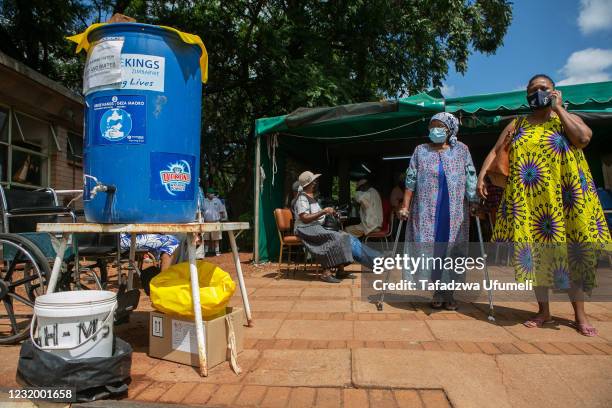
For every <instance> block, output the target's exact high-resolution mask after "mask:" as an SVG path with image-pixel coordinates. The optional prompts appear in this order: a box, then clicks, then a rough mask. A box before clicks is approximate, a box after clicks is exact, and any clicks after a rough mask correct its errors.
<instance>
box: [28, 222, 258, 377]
mask: <svg viewBox="0 0 612 408" xmlns="http://www.w3.org/2000/svg"><path fill="white" fill-rule="evenodd" d="M247 229H249V223H248V222H207V223H187V224H93V223H78V222H77V223H40V224H38V225H37V228H36V230H37V231H38V232H48V233H52V234H62V239H61V241H60V245H59V249H58V251H57V254H56V257H55V261H54V263H53V269H52V271H51V278H50V279H49V283H48V285H47V293H52V292H54V291H55V287H56V285H57V280H58V278H59V272H60V269H61V265H62V261H63V258H64V253H65V252H66V248H67V246H68V241H69V240H70V238H71V236H72V235H73V234H75V233H82V232H89V233H111V234H112V233H115V234H119V233H128V234H132V240H131V246H130V263H132V264H133V263H134V258H135V245H136V239H135V234H175V233H186V234H187V237H188V238H187V249H188V253H189V271H190V278H191V295H192V297H193V313H194V315H195V326H196V336H197V340H198V356H199V360H200V375H201V376H203V377H205V376H207V375H208V363H207V361H206V348H205V346H206V345H205V340H204V324H203V323H202V308H201V306H200V290H199V289H200V286H199V281H198V270H197V266H196V255H195V254H196V244H195V238H196V234H202V233H205V232H214V231H225V232H227V233H228V235H229V241H230V246H231V248H232V255H233V257H234V266H235V268H236V274H237V275H238V283H239V285H240V293H241V294H242V302H243V304H244V312H245V314H246V319H247V324H248V326H249V327H251V326H252V323H253V319H252V317H251V307H250V305H249V299H248V295H247V290H246V286H245V284H244V277H243V275H242V267H241V265H240V258H239V256H238V247H237V246H236V236H235V235H234V232H235V231H242V230H247ZM130 280H131V279H130V278H128V282H129V281H130Z"/></svg>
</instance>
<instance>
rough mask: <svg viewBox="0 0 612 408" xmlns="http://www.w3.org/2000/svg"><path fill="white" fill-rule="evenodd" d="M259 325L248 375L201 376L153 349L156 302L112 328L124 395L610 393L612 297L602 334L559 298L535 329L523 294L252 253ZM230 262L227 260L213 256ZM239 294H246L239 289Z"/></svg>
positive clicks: (435, 399)
mask: <svg viewBox="0 0 612 408" xmlns="http://www.w3.org/2000/svg"><path fill="white" fill-rule="evenodd" d="M243 259H244V261H245V274H246V275H247V287H248V290H249V296H250V301H251V305H252V309H253V316H254V319H255V326H254V327H252V328H247V329H246V340H245V350H244V352H242V353H241V354H240V356H239V363H240V365H241V366H242V368H243V373H242V374H241V375H240V376H237V375H235V374H233V372H232V371H231V370H230V369H229V367H228V366H227V364H223V365H221V366H218V367H215V368H213V369H212V370H210V375H209V377H207V378H200V377H199V376H198V374H197V372H196V371H195V369H193V368H192V367H188V366H183V365H179V364H175V363H171V362H167V361H161V360H157V359H153V358H149V357H148V356H147V355H146V352H147V342H148V339H147V324H148V311H149V310H151V305H150V302H149V300H148V298H147V297H146V296H145V295H144V294H143V297H142V298H141V303H140V306H139V308H138V310H137V311H136V312H135V313H133V315H132V317H131V321H130V323H129V324H127V325H122V326H119V327H117V328H116V334H117V335H118V336H120V337H122V338H124V339H126V340H128V341H129V342H130V343H131V344H132V345H133V346H134V350H135V352H134V360H133V370H132V378H133V382H132V384H131V385H130V390H129V395H128V397H127V398H128V399H131V400H136V401H142V402H157V403H180V404H184V405H211V406H261V407H311V406H317V407H325V406H330V407H341V406H344V407H367V406H372V407H451V406H452V407H474V406H476V407H480V406H500V407H510V406H516V407H531V406H533V407H541V406H544V405H547V406H555V407H557V406H563V407H571V406H580V407H596V406H601V407H604V406H610V405H611V404H612V356H611V355H612V305H610V304H604V303H597V304H588V305H587V312H588V313H589V316H590V318H591V320H592V322H593V324H594V325H595V326H596V327H597V328H598V329H599V331H600V336H599V337H595V338H587V337H584V336H581V335H579V334H578V333H576V331H575V330H573V329H572V328H571V327H570V326H569V322H570V321H571V319H572V313H571V305H569V304H564V303H557V304H553V305H552V311H553V314H554V317H555V320H556V322H557V323H556V324H555V325H551V326H549V327H546V328H543V329H527V328H525V327H523V326H522V325H521V324H520V323H521V322H522V321H524V320H525V319H526V318H527V317H528V316H529V315H530V313H531V312H532V311H533V310H534V308H535V304H533V303H527V302H523V303H520V302H515V303H504V304H498V305H497V313H496V316H497V321H496V324H492V323H491V322H489V321H487V314H486V310H487V306H486V304H481V303H475V304H461V308H460V309H459V311H457V312H448V311H440V312H434V311H432V310H430V309H429V308H428V307H427V306H426V305H421V304H388V305H385V308H384V311H382V312H378V311H376V308H375V307H374V305H373V304H369V303H367V302H363V301H362V300H361V299H360V298H359V296H360V287H359V285H360V282H359V280H355V281H349V280H345V281H343V282H342V283H341V284H338V285H331V284H325V283H323V282H320V281H317V280H316V279H315V278H314V277H313V276H310V275H306V274H304V273H300V274H298V275H297V276H296V277H292V278H290V279H283V280H275V279H274V274H275V273H274V272H275V267H276V266H275V265H274V264H270V265H263V266H259V267H254V266H251V265H248V264H246V261H247V260H248V259H250V256H249V255H247V254H244V255H243ZM215 260H216V261H219V263H220V265H221V266H222V267H224V268H225V269H226V270H232V267H231V259H230V258H229V256H227V255H224V256H222V257H221V258H216V259H215ZM232 304H233V305H240V304H241V298H240V296H239V295H238V294H237V295H236V296H234V298H233V300H232ZM0 354H1V355H2V359H3V361H5V362H6V363H5V364H4V365H2V366H0V387H7V386H14V373H15V367H16V360H17V354H18V347H3V348H0Z"/></svg>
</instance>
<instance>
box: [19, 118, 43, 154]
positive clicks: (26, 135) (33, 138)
mask: <svg viewBox="0 0 612 408" xmlns="http://www.w3.org/2000/svg"><path fill="white" fill-rule="evenodd" d="M15 125H16V126H15V127H14V129H13V135H12V136H13V138H12V144H13V146H19V147H23V148H25V149H29V150H34V151H37V152H41V153H47V150H48V148H49V140H50V139H51V126H50V124H49V123H47V122H43V121H40V120H38V119H34V118H33V117H31V116H26V115H24V114H21V113H15Z"/></svg>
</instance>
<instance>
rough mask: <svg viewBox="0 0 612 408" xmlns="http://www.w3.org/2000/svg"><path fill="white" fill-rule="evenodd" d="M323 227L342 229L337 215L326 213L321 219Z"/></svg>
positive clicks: (331, 229) (334, 229)
mask: <svg viewBox="0 0 612 408" xmlns="http://www.w3.org/2000/svg"><path fill="white" fill-rule="evenodd" d="M323 228H325V229H326V230H330V231H340V230H341V229H342V224H341V223H340V220H339V219H338V218H337V217H335V216H333V215H331V214H327V215H326V216H325V219H324V220H323Z"/></svg>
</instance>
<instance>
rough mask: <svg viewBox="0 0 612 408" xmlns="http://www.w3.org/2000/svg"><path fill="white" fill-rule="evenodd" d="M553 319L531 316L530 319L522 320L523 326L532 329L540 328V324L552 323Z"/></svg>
mask: <svg viewBox="0 0 612 408" xmlns="http://www.w3.org/2000/svg"><path fill="white" fill-rule="evenodd" d="M554 322H555V321H554V320H553V319H550V320H546V319H544V318H543V317H538V316H536V317H532V318H531V319H528V320H526V321H524V322H523V326H525V327H527V328H529V329H534V328H536V327H537V328H541V327H542V326H544V325H545V324H550V323H554Z"/></svg>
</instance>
